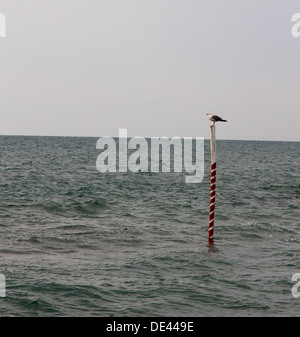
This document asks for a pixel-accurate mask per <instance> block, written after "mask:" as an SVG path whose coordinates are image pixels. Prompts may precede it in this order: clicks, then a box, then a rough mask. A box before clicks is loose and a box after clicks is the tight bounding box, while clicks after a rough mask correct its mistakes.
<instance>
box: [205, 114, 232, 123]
mask: <svg viewBox="0 0 300 337" xmlns="http://www.w3.org/2000/svg"><path fill="white" fill-rule="evenodd" d="M206 115H207V117H208V119H209V120H211V121H212V122H214V123H213V126H215V123H216V122H227V120H225V119H223V118H221V117H219V116H216V115H213V114H211V113H209V114H206Z"/></svg>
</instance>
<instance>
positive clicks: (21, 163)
mask: <svg viewBox="0 0 300 337" xmlns="http://www.w3.org/2000/svg"><path fill="white" fill-rule="evenodd" d="M96 142H97V138H76V137H21V136H0V273H2V274H3V275H5V286H6V297H0V315H1V316H115V317H120V316H123V317H124V316H136V317H137V316H139V317H143V316H181V317H191V316H226V317H228V316H298V315H299V308H300V298H295V297H293V295H292V292H291V290H292V287H293V285H294V284H295V282H293V281H292V275H293V274H295V273H300V249H299V248H300V202H299V201H300V170H299V167H300V143H299V142H264V141H229V140H228V141H225V140H218V141H217V197H216V213H215V244H214V246H213V247H208V246H207V235H208V211H209V193H210V190H209V189H210V153H209V143H208V141H205V173H204V179H203V181H202V183H200V184H187V183H185V176H186V173H185V172H183V173H132V172H128V173H106V174H104V173H100V172H98V171H97V169H96V159H97V156H98V155H99V153H100V152H99V150H97V149H96ZM299 291H300V289H299Z"/></svg>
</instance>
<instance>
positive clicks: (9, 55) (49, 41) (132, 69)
mask: <svg viewBox="0 0 300 337" xmlns="http://www.w3.org/2000/svg"><path fill="white" fill-rule="evenodd" d="M297 12H298V13H300V2H299V0H289V1H285V0H226V1H225V0H80V1H79V0H59V1H58V0H43V1H41V0H26V1H22V0H1V4H0V13H3V14H4V15H5V17H6V21H7V24H6V26H7V27H6V29H7V32H6V34H7V37H6V38H0V116H1V119H0V134H2V135H9V134H11V135H51V136H57V135H59V136H95V137H100V136H104V135H105V136H117V135H118V132H119V128H127V129H128V136H129V137H133V136H144V137H151V136H168V137H173V136H180V137H184V136H187V137H196V136H198V137H205V138H208V137H209V127H208V125H209V124H210V123H209V122H208V120H207V117H206V115H205V114H206V113H207V112H213V113H215V114H219V115H220V116H221V117H223V118H226V119H228V123H226V124H225V123H224V124H221V123H219V124H218V125H217V138H219V139H254V140H255V139H257V140H297V141H300V38H294V37H293V36H292V34H291V29H292V26H293V23H292V22H291V17H292V15H293V14H294V13H297Z"/></svg>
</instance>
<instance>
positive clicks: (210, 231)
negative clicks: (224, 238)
mask: <svg viewBox="0 0 300 337" xmlns="http://www.w3.org/2000/svg"><path fill="white" fill-rule="evenodd" d="M210 152H211V174H210V204H209V223H208V244H209V245H213V243H214V224H215V203H216V173H217V162H216V130H215V126H214V125H210Z"/></svg>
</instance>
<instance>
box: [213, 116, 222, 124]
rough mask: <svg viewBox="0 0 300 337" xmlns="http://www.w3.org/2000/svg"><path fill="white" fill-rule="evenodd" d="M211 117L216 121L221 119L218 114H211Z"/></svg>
mask: <svg viewBox="0 0 300 337" xmlns="http://www.w3.org/2000/svg"><path fill="white" fill-rule="evenodd" d="M212 118H213V119H214V120H215V121H216V122H217V121H222V120H223V119H222V118H221V117H219V116H216V115H213V116H212Z"/></svg>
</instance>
